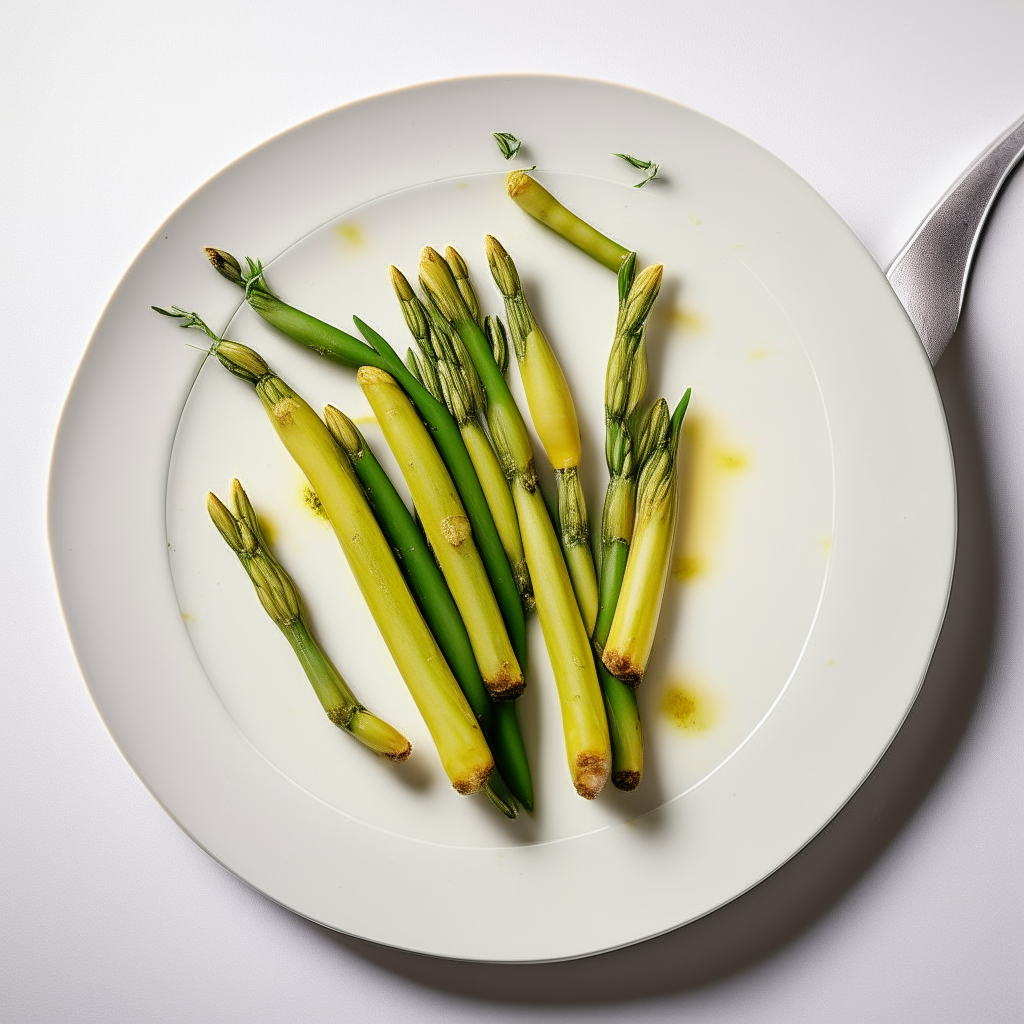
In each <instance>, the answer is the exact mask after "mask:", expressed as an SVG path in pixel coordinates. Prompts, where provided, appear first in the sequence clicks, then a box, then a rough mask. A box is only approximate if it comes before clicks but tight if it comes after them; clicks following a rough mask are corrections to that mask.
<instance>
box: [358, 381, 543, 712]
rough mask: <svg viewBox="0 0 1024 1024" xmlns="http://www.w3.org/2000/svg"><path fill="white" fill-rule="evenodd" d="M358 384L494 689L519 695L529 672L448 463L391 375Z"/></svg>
mask: <svg viewBox="0 0 1024 1024" xmlns="http://www.w3.org/2000/svg"><path fill="white" fill-rule="evenodd" d="M356 379H357V380H358V381H359V386H360V387H361V388H362V389H363V394H364V395H365V396H366V399H367V401H368V402H369V403H370V408H371V409H372V410H373V414H374V416H375V418H376V420H377V424H378V425H379V426H380V429H381V432H382V433H383V434H384V440H385V441H387V443H388V446H389V447H390V448H391V451H392V452H393V453H394V456H395V459H396V460H397V462H398V465H399V467H400V468H401V470H402V475H403V476H404V477H405V482H406V483H407V484H408V486H409V490H410V492H411V493H412V500H413V504H414V505H415V506H416V511H417V512H418V513H419V516H420V522H421V523H422V524H423V532H424V533H425V534H426V537H427V541H428V542H429V544H430V546H431V548H432V549H433V552H434V556H435V557H436V558H437V561H438V563H439V564H440V566H441V571H442V572H443V573H444V578H445V580H446V581H447V582H448V587H449V589H450V590H451V592H452V597H453V598H454V599H455V603H456V605H458V608H459V612H460V614H461V615H462V621H463V622H464V623H465V624H466V630H467V631H468V633H469V639H470V643H472V645H473V654H474V656H475V657H476V663H477V665H478V666H479V667H480V674H481V675H482V676H483V680H484V685H485V686H486V687H487V692H488V693H489V694H490V695H491V697H493V698H495V699H497V700H511V699H512V698H514V697H518V696H519V694H521V693H522V692H523V687H524V686H525V681H524V679H523V673H522V669H520V667H519V662H518V661H516V656H515V652H514V651H513V650H512V643H511V641H510V640H509V637H508V632H507V631H506V629H505V623H504V621H503V619H502V617H501V609H500V608H499V607H498V602H497V600H496V599H495V597H494V592H493V591H492V590H491V585H490V583H489V581H488V579H487V571H486V570H485V569H484V564H483V562H482V561H481V559H480V554H479V552H478V551H477V549H476V544H475V543H474V542H473V531H472V528H471V527H470V524H469V518H468V517H467V516H466V512H465V509H464V508H463V506H462V502H461V501H460V500H459V492H458V491H457V490H456V489H455V484H454V482H453V481H452V478H451V476H450V475H449V473H448V469H447V467H446V466H445V464H444V460H443V459H442V458H441V456H440V455H439V454H438V451H437V449H436V448H435V447H434V442H433V441H431V439H430V435H429V434H428V433H427V428H426V427H424V426H423V423H422V422H421V421H420V418H419V416H418V415H417V414H416V410H415V408H414V407H413V404H412V402H410V401H409V398H408V397H407V396H406V394H405V392H404V391H403V390H402V389H401V388H400V387H399V386H398V382H397V381H396V380H395V379H394V377H392V376H391V374H389V373H387V372H385V371H384V370H379V369H377V367H375V366H363V367H360V369H359V372H358V373H357V374H356Z"/></svg>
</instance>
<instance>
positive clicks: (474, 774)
mask: <svg viewBox="0 0 1024 1024" xmlns="http://www.w3.org/2000/svg"><path fill="white" fill-rule="evenodd" d="M213 352H214V354H215V355H216V357H217V359H218V360H219V361H220V362H221V364H222V365H223V366H225V367H226V368H227V369H228V370H230V371H231V372H232V373H233V374H234V375H235V376H236V377H239V378H241V379H242V380H244V381H246V382H247V383H248V384H250V385H252V386H253V387H254V388H255V390H256V394H257V395H258V396H259V398H260V401H261V402H262V403H263V408H264V410H265V411H266V413H267V415H268V417H269V418H270V422H271V424H272V425H273V427H274V430H275V431H276V433H277V435H278V437H279V438H280V439H281V442H282V443H283V444H284V446H285V448H286V449H287V450H288V453H289V454H290V455H291V456H292V458H293V459H294V460H295V462H296V463H297V464H298V466H299V468H300V469H301V470H302V471H303V473H305V475H306V479H307V480H308V481H309V484H310V486H311V487H312V488H313V491H314V492H315V493H316V495H317V497H319V499H320V501H321V503H322V505H323V507H324V511H325V512H326V513H327V517H328V519H329V520H330V522H331V525H332V526H333V527H334V532H335V535H336V536H337V538H338V540H339V542H340V543H341V547H342V550H343V551H344V553H345V557H346V560H347V561H348V564H349V567H350V568H351V570H352V575H353V576H354V577H355V580H356V583H357V584H358V586H359V589H360V591H361V592H362V594H363V597H364V599H365V600H366V603H367V605H369V608H370V612H371V614H372V615H373V618H374V621H375V622H376V623H377V628H378V629H379V630H380V632H381V636H382V637H383V638H384V642H385V643H386V644H387V647H388V650H389V651H390V652H391V656H392V657H393V658H394V660H395V663H396V665H397V666H398V670H399V672H400V673H401V675H402V678H403V679H404V680H405V682H406V685H407V686H408V688H409V692H410V693H411V694H412V697H413V700H414V701H415V702H416V706H417V707H418V708H419V710H420V714H422V715H423V719H424V721H425V722H426V725H427V728H428V729H429V730H430V735H431V736H432V737H433V739H434V743H435V745H436V746H437V752H438V754H439V755H440V758H441V763H442V765H443V766H444V769H445V772H446V773H447V775H448V778H449V780H450V781H451V784H452V786H453V787H454V788H455V789H456V790H457V791H458V792H459V793H475V792H477V791H478V790H480V789H481V788H483V786H484V785H485V783H486V782H487V779H488V776H489V775H490V774H491V771H492V769H493V768H494V761H493V759H492V757H491V752H490V750H489V749H488V747H487V743H486V741H485V739H484V736H483V732H482V731H481V729H480V726H479V725H478V724H477V721H476V718H475V717H474V715H473V711H472V709H471V708H470V706H469V704H468V703H467V701H466V698H465V696H464V695H463V693H462V690H461V689H459V685H458V683H457V682H456V681H455V677H454V676H453V675H452V672H451V669H449V667H448V663H447V662H446V661H445V660H444V656H443V655H442V653H441V651H440V649H439V648H438V646H437V642H436V641H435V640H434V637H433V635H432V634H431V632H430V630H429V629H428V628H427V625H426V623H425V622H424V621H423V617H422V616H421V615H420V611H419V608H417V606H416V602H415V601H414V600H413V597H412V594H410V593H409V588H408V587H407V586H406V584H405V580H404V579H403V578H402V574H401V572H400V571H399V568H398V565H397V564H396V562H395V558H394V555H393V554H392V552H391V548H390V547H389V545H388V542H387V539H386V538H385V537H384V534H383V533H382V532H381V529H380V527H379V526H378V525H377V521H376V519H374V516H373V512H372V511H371V509H370V506H369V505H368V504H367V502H366V499H365V497H364V496H363V492H362V489H361V487H360V486H359V482H358V480H357V479H356V476H355V474H354V472H353V471H352V467H351V466H350V465H349V462H348V459H347V458H346V457H345V456H344V455H343V454H342V452H341V451H340V450H339V448H338V446H337V444H335V442H334V439H333V438H332V437H331V434H330V432H329V431H328V429H327V427H326V426H324V424H323V421H322V420H321V419H320V417H319V416H317V414H316V413H315V412H314V411H313V410H312V409H311V408H310V407H309V405H307V404H306V402H304V401H303V400H302V398H300V397H299V396H298V395H297V394H296V393H295V392H294V391H293V390H292V389H291V388H290V387H289V386H288V385H287V384H286V383H285V382H284V381H283V380H281V378H280V377H278V376H277V375H276V374H274V373H273V372H271V370H270V368H269V367H268V366H267V364H266V362H265V361H264V360H263V358H262V357H261V356H260V355H259V354H258V353H256V352H254V351H253V350H252V349H250V348H246V347H245V346H244V345H239V344H237V343H235V342H231V341H223V340H217V341H215V342H214V345H213Z"/></svg>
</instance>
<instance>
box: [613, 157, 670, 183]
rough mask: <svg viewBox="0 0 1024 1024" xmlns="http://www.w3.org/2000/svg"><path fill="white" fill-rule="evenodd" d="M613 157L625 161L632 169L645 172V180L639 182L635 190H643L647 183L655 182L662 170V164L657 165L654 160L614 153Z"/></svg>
mask: <svg viewBox="0 0 1024 1024" xmlns="http://www.w3.org/2000/svg"><path fill="white" fill-rule="evenodd" d="M612 156H617V157H618V158H619V159H620V160H625V161H626V163H627V164H629V166H630V167H635V168H636V169H637V170H638V171H643V172H644V177H643V180H642V181H638V182H637V183H636V184H635V185H634V186H633V188H643V187H644V185H646V184H647V182H649V181H653V180H654V179H655V178H656V177H657V176H658V171H659V170H660V168H661V164H656V163H655V162H654V161H653V160H641V159H640V157H638V156H630V155H629V153H613V154H612Z"/></svg>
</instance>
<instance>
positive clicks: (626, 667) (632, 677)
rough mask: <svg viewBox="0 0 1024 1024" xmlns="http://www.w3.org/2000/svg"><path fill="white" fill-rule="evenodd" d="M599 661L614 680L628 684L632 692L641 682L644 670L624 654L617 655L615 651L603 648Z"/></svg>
mask: <svg viewBox="0 0 1024 1024" xmlns="http://www.w3.org/2000/svg"><path fill="white" fill-rule="evenodd" d="M601 661H603V662H604V667H605V668H606V669H608V671H609V672H611V674H612V675H613V676H615V678H616V679H621V680H622V682H624V683H628V684H629V685H630V686H632V687H633V689H634V690H635V689H636V688H637V687H638V686H639V685H640V684H641V683H642V682H643V678H644V670H643V669H642V668H641V667H640V666H639V665H637V664H636V663H635V662H634V661H633V660H632V659H630V658H628V657H626V656H625V655H624V654H617V653H616V652H615V651H610V650H608V649H607V648H605V652H604V654H602V655H601Z"/></svg>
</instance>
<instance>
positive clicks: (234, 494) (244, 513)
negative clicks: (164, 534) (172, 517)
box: [206, 480, 412, 761]
mask: <svg viewBox="0 0 1024 1024" xmlns="http://www.w3.org/2000/svg"><path fill="white" fill-rule="evenodd" d="M231 501H232V504H233V505H234V508H235V510H234V512H231V511H229V510H228V508H227V507H226V506H225V505H224V503H223V502H222V501H221V500H220V499H219V498H218V497H217V495H215V494H213V493H212V492H211V493H210V494H209V495H208V496H207V499H206V508H207V511H208V512H209V513H210V518H211V519H212V520H213V525H214V526H216V527H217V530H218V531H219V533H220V535H221V536H222V537H223V538H224V540H225V541H226V542H227V544H228V546H229V547H230V548H231V550H232V551H234V553H235V554H236V555H237V556H238V560H239V561H240V562H241V563H242V567H243V568H244V569H245V571H246V572H247V573H248V574H249V579H251V580H252V582H253V585H254V586H255V587H256V594H257V596H258V597H259V599H260V603H261V604H262V605H263V608H264V610H265V611H266V613H267V614H268V615H269V616H270V618H271V619H273V621H274V622H275V623H276V624H277V626H278V628H279V629H280V630H281V632H282V633H283V634H284V636H285V638H286V639H287V641H288V643H289V644H291V647H292V650H293V651H294V652H295V654H296V656H297V657H298V659H299V663H300V664H301V665H302V668H303V670H304V671H305V673H306V676H307V678H308V679H309V681H310V683H311V684H312V686H313V691H314V692H315V693H316V695H317V698H318V699H319V701H320V704H321V705H322V707H323V709H324V711H325V712H326V713H327V717H328V718H329V719H330V720H331V721H332V722H333V723H334V724H335V725H336V726H337V727H338V728H339V729H343V730H345V731H346V732H348V733H350V734H351V735H352V736H354V737H355V738H356V739H357V740H358V741H359V742H360V743H362V744H363V745H364V746H366V747H369V748H370V750H372V751H374V753H377V754H380V755H381V756H383V757H386V758H387V759H388V760H390V761H404V760H405V759H406V758H407V757H408V756H409V754H410V753H411V752H412V744H410V743H409V741H408V740H407V739H406V738H405V737H404V736H403V735H402V734H401V733H400V732H398V730H397V729H394V728H392V727H391V726H390V725H388V723H387V722H385V721H383V719H380V718H378V717H377V716H376V715H372V714H371V713H370V712H369V711H367V710H366V708H365V707H363V705H362V704H360V703H359V701H358V700H357V699H356V696H355V694H354V693H353V692H352V691H351V689H349V686H348V683H346V682H345V680H344V679H343V678H342V676H341V673H340V672H339V671H338V670H337V669H336V668H335V667H334V663H333V662H332V661H331V659H330V658H329V657H328V656H327V654H326V653H325V652H324V650H323V648H321V647H320V645H319V644H318V643H317V642H316V639H315V638H314V637H313V635H312V634H311V633H310V632H309V627H308V625H307V624H306V619H305V615H304V614H303V610H302V602H301V600H300V599H299V594H298V591H297V590H296V589H295V584H294V583H293V582H292V579H291V577H290V576H289V575H288V574H287V573H286V572H285V571H284V569H283V568H282V567H281V564H280V562H278V561H277V559H276V558H275V557H274V555H273V553H272V552H271V550H270V547H269V546H268V545H267V542H266V541H265V540H264V538H263V534H262V532H261V530H260V525H259V521H258V520H257V518H256V513H255V512H254V511H253V507H252V505H251V504H250V503H249V497H248V495H247V494H246V493H245V491H244V490H243V489H242V485H241V484H240V483H239V482H238V481H237V480H233V481H232V482H231Z"/></svg>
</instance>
